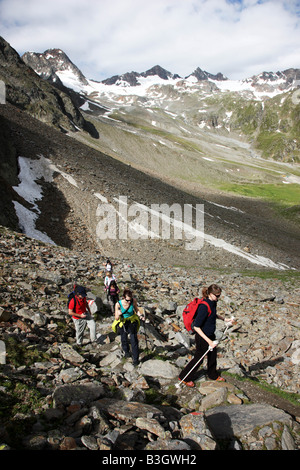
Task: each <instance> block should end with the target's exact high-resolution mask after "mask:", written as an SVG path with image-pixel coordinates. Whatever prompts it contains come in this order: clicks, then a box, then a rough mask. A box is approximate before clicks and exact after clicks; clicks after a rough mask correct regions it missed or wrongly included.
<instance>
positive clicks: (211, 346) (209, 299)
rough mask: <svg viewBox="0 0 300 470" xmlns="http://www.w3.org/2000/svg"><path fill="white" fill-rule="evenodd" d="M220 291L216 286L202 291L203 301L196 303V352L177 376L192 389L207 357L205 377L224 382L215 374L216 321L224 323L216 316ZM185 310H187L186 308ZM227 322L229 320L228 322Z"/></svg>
mask: <svg viewBox="0 0 300 470" xmlns="http://www.w3.org/2000/svg"><path fill="white" fill-rule="evenodd" d="M221 293H222V289H221V287H219V286H218V285H217V284H212V285H210V286H209V287H205V288H203V289H202V296H203V299H195V301H198V302H197V305H196V310H195V315H194V318H193V323H192V329H193V331H194V333H195V341H196V352H195V355H194V357H193V359H192V360H191V361H190V362H189V363H188V364H187V365H186V367H185V368H184V369H183V370H182V372H181V373H180V374H179V380H180V382H181V383H184V384H185V385H186V386H188V387H194V386H195V384H194V382H193V379H194V377H195V373H196V371H197V369H198V367H199V365H200V364H201V362H203V358H204V356H206V355H207V375H208V377H209V379H211V380H217V381H225V379H223V377H221V376H220V375H219V374H218V372H217V348H216V345H217V342H215V339H216V337H215V330H216V320H217V318H219V319H220V320H223V321H226V320H225V319H224V318H222V317H220V316H219V315H217V303H218V300H219V298H220V296H221ZM185 310H188V306H187V307H186V309H185ZM184 321H185V320H184ZM228 321H229V322H230V321H231V320H228Z"/></svg>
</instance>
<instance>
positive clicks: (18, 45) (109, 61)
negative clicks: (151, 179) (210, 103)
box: [0, 0, 300, 81]
mask: <svg viewBox="0 0 300 470" xmlns="http://www.w3.org/2000/svg"><path fill="white" fill-rule="evenodd" d="M0 36H2V37H3V38H4V39H5V40H6V41H8V42H9V43H10V45H11V46H12V47H13V48H14V49H15V50H16V51H17V52H18V53H19V54H20V55H22V54H23V53H24V52H27V51H32V52H44V51H45V50H47V49H52V48H58V49H62V50H63V51H64V52H65V53H66V54H67V55H68V57H69V58H70V59H71V61H72V62H73V63H74V64H75V65H77V67H78V68H79V69H80V70H81V71H82V72H83V74H84V75H85V76H86V77H87V78H88V79H94V80H97V81H101V80H104V79H106V78H109V77H111V76H113V75H120V74H122V73H126V72H131V71H135V72H144V71H146V70H148V69H150V68H151V67H153V66H155V65H160V66H161V67H163V68H165V69H166V70H168V71H170V72H172V73H174V74H175V73H177V74H179V75H180V76H181V77H186V76H188V75H190V74H191V73H192V72H193V71H194V70H195V69H196V68H197V67H200V68H201V69H202V70H205V71H207V72H210V73H212V74H216V73H218V72H221V73H223V74H224V75H225V76H226V77H228V78H229V79H232V80H240V79H244V78H248V77H251V76H252V75H256V74H259V73H261V72H263V71H268V72H270V71H272V72H277V71H282V70H285V69H287V68H300V0H151V1H149V0H51V1H45V0H0Z"/></svg>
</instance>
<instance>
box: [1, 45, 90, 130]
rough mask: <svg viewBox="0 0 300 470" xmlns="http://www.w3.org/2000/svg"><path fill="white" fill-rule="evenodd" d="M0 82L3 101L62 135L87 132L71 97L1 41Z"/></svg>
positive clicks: (85, 124) (86, 127) (83, 120)
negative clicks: (3, 92) (35, 70)
mask: <svg viewBox="0 0 300 470" xmlns="http://www.w3.org/2000/svg"><path fill="white" fill-rule="evenodd" d="M0 80H2V81H3V82H4V83H5V90H6V100H7V102H9V103H11V104H13V105H15V106H16V107H17V108H20V109H22V110H26V112H28V113H29V114H31V115H32V116H34V117H36V118H37V119H39V120H40V121H42V122H45V123H47V124H50V125H51V126H54V127H56V128H58V129H60V130H62V131H63V132H67V131H70V130H71V131H76V128H80V129H89V126H88V123H87V122H86V121H85V119H84V117H83V116H82V114H81V113H80V111H79V110H78V108H77V107H76V106H75V104H74V103H73V101H72V99H71V97H70V96H69V95H68V94H66V93H64V92H63V91H61V90H59V89H58V88H56V87H53V86H52V85H51V84H50V83H49V82H47V81H45V80H43V79H42V78H40V77H39V76H38V75H37V74H36V73H35V72H34V71H33V69H32V68H30V67H29V66H28V65H26V64H25V63H24V61H23V60H22V59H21V58H20V57H19V55H18V53H17V52H16V51H15V50H14V49H13V48H12V47H11V46H10V45H9V44H8V42H7V41H5V39H3V38H2V37H0Z"/></svg>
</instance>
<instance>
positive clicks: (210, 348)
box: [175, 341, 218, 388]
mask: <svg viewBox="0 0 300 470" xmlns="http://www.w3.org/2000/svg"><path fill="white" fill-rule="evenodd" d="M214 344H215V346H217V344H218V341H214ZM215 346H214V347H215ZM213 349H214V348H212V347H211V346H209V348H208V350H207V351H206V352H205V353H204V354H203V356H202V357H200V359H199V361H197V362H196V364H195V365H194V366H193V367H192V368H191V370H190V371H189V372H188V373H187V374H186V376H185V377H183V379H182V380H180V382H179V383H178V384H175V387H176V388H179V387H180V385H181V384H182V382H183V381H184V380H185V379H186V378H187V376H188V375H190V373H191V372H192V371H193V370H194V369H195V367H197V365H198V364H199V362H201V361H202V359H203V358H204V357H205V356H206V354H207V353H208V352H209V351H212V350H213Z"/></svg>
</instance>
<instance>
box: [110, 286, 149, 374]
mask: <svg viewBox="0 0 300 470" xmlns="http://www.w3.org/2000/svg"><path fill="white" fill-rule="evenodd" d="M140 318H141V319H142V320H145V316H144V315H142V314H141V313H140V311H139V309H138V305H137V301H136V299H134V298H133V294H132V292H131V290H130V289H125V290H124V292H123V296H122V299H121V300H120V301H119V302H117V303H116V306H115V322H118V326H119V328H118V331H119V333H120V334H121V344H122V349H123V351H124V353H125V357H130V352H129V344H128V334H129V335H130V344H131V352H132V359H133V365H134V366H137V365H138V364H139V343H138V337H137V333H138V329H139V326H140Z"/></svg>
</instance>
